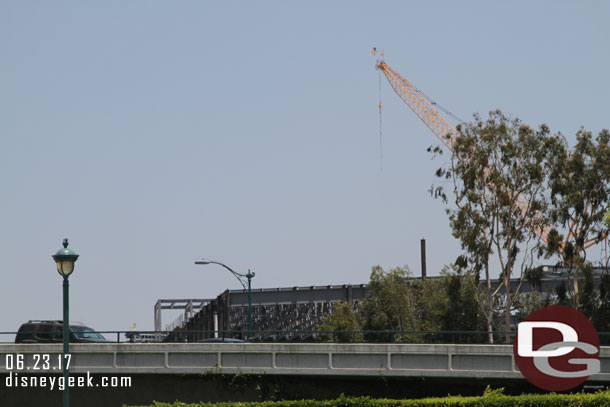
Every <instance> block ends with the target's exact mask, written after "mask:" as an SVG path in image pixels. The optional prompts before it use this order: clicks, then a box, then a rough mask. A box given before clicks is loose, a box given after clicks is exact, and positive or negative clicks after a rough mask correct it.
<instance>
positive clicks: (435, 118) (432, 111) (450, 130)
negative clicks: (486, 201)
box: [377, 59, 564, 249]
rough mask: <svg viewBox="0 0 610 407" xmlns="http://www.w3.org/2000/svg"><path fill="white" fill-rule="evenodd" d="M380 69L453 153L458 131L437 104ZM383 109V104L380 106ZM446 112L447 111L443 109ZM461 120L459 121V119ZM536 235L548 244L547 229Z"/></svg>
mask: <svg viewBox="0 0 610 407" xmlns="http://www.w3.org/2000/svg"><path fill="white" fill-rule="evenodd" d="M377 69H379V70H380V71H381V72H382V73H383V74H384V75H385V77H386V79H387V80H388V82H389V84H390V86H391V87H392V89H394V92H396V94H397V95H398V97H400V99H402V101H403V102H405V103H406V104H407V106H409V108H410V109H411V110H412V111H413V113H415V114H416V115H417V117H419V118H420V120H421V121H423V122H424V124H425V125H426V126H428V128H429V129H430V130H431V131H432V133H434V135H436V137H438V139H439V140H440V141H441V143H443V144H444V145H445V146H446V147H447V148H448V149H449V150H450V151H453V146H454V144H455V139H456V138H457V137H459V134H458V132H457V130H456V129H455V128H454V127H453V126H452V125H451V124H449V122H448V121H447V120H446V119H445V118H444V117H443V116H442V115H441V114H440V113H439V111H438V110H437V109H436V107H435V106H438V105H437V104H436V102H434V101H433V100H431V99H430V98H429V97H427V96H426V95H425V94H424V93H423V92H421V91H420V90H419V89H417V88H416V87H415V86H414V85H413V84H412V83H411V82H409V81H408V80H406V79H405V78H403V77H402V76H401V75H400V74H398V73H397V72H396V71H395V70H393V69H392V68H390V66H389V65H388V64H386V63H385V61H384V60H383V59H381V60H379V61H378V62H377ZM380 107H381V104H380ZM443 110H445V109H443ZM445 111H446V112H447V113H448V114H449V115H451V116H453V117H454V118H456V119H458V118H457V117H456V116H455V115H453V114H452V113H451V112H449V111H447V110H445ZM458 120H459V119H458ZM460 121H461V120H460ZM517 206H518V207H519V209H521V211H522V212H523V213H526V212H527V207H528V201H527V200H526V199H525V198H524V197H523V196H522V195H519V196H518V197H517ZM533 232H534V234H536V236H538V237H540V238H542V239H543V240H544V241H545V242H548V232H547V230H546V229H545V228H534V229H533ZM563 247H564V242H562V244H561V249H563Z"/></svg>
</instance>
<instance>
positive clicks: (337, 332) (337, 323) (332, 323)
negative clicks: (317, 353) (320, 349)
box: [317, 302, 362, 342]
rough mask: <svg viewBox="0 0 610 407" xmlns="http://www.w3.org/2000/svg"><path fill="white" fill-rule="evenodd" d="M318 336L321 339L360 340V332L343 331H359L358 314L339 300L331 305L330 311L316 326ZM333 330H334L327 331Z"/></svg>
mask: <svg viewBox="0 0 610 407" xmlns="http://www.w3.org/2000/svg"><path fill="white" fill-rule="evenodd" d="M317 329H318V330H319V331H322V332H320V334H319V338H320V339H321V340H323V341H338V342H361V341H362V334H360V333H355V332H345V331H359V330H360V329H361V327H360V322H359V321H358V315H357V313H356V311H355V310H354V308H353V307H352V306H351V305H350V304H348V303H346V302H339V303H336V304H334V305H333V310H332V313H331V314H330V315H329V316H328V317H326V318H325V319H324V321H322V323H321V324H320V325H318V326H317ZM327 331H334V332H327Z"/></svg>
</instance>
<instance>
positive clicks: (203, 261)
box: [195, 259, 255, 341]
mask: <svg viewBox="0 0 610 407" xmlns="http://www.w3.org/2000/svg"><path fill="white" fill-rule="evenodd" d="M195 264H218V265H219V266H222V267H224V268H226V269H227V270H229V271H230V272H231V274H233V275H234V276H235V278H237V280H238V281H239V283H240V284H241V286H242V287H244V290H245V289H246V283H245V282H244V278H246V279H247V280H248V340H249V341H252V336H253V335H252V278H253V277H254V276H255V274H254V273H253V272H252V271H250V269H248V274H241V273H238V272H236V271H234V270H232V269H231V268H230V267H229V266H227V265H226V264H222V263H220V262H218V261H213V260H206V259H199V260H197V261H195Z"/></svg>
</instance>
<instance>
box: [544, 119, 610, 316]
mask: <svg viewBox="0 0 610 407" xmlns="http://www.w3.org/2000/svg"><path fill="white" fill-rule="evenodd" d="M609 141H610V132H609V131H608V130H602V131H601V132H600V133H599V134H598V135H597V137H596V138H595V139H594V138H593V135H592V133H591V132H588V131H585V130H584V129H580V130H579V131H578V133H577V134H576V145H575V146H574V148H573V149H570V148H568V146H567V143H566V142H565V140H564V141H563V143H562V144H561V145H560V146H559V147H560V148H558V149H557V150H555V152H554V156H553V158H554V159H553V162H552V167H551V173H550V184H549V187H550V197H551V205H550V207H549V211H548V213H549V218H550V221H551V224H552V225H553V229H552V230H551V232H550V233H549V239H548V243H547V245H546V247H545V250H546V255H547V256H551V255H559V257H560V258H561V260H562V262H563V263H564V265H565V266H566V267H568V269H569V270H572V271H573V273H574V278H573V282H574V283H573V286H572V287H571V292H570V293H569V294H570V296H571V298H572V305H573V306H577V305H578V304H579V302H580V300H579V293H578V291H579V287H578V281H579V275H580V274H581V273H582V272H584V271H585V270H584V269H585V268H586V250H587V248H588V247H590V246H592V245H595V244H597V243H600V242H603V241H605V240H606V239H607V238H608V230H609V228H610V225H609V224H608V223H609V222H608V221H607V217H608V216H609V215H608V213H609V210H610V145H609ZM561 230H563V231H566V234H565V236H564V234H562V233H561V232H560V231H561Z"/></svg>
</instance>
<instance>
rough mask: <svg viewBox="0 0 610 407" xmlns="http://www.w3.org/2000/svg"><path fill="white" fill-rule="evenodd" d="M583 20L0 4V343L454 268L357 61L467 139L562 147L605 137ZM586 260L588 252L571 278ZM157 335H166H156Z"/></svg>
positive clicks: (226, 6)
mask: <svg viewBox="0 0 610 407" xmlns="http://www.w3.org/2000/svg"><path fill="white" fill-rule="evenodd" d="M609 4H610V3H608V2H603V1H581V2H572V1H537V2H531V1H521V2H499V1H470V2H468V1H460V2H455V1H428V2H421V1H420V2H407V1H400V2H387V1H375V2H355V1H343V2H328V1H323V2H322V1H321V2H310V1H308V2H301V3H296V2H284V1H278V2H270V1H263V2H256V4H254V2H204V1H164V2H162V1H148V0H147V1H143V0H142V1H103V2H102V1H98V2H83V1H53V2H49V1H42V0H39V1H27V2H25V1H16V0H15V1H8V0H3V1H0V52H1V54H0V187H1V188H2V189H1V191H2V195H1V202H2V204H1V211H0V230H1V233H0V256H1V257H2V264H3V267H2V268H3V271H2V282H1V283H0V307H1V308H2V310H3V311H2V313H1V314H0V315H1V317H0V331H1V330H9V331H10V330H16V329H17V328H18V327H19V325H20V324H21V323H22V322H23V321H26V320H28V319H38V318H52V319H58V318H61V278H60V276H59V275H58V274H57V272H56V271H55V266H54V264H53V260H52V259H51V255H52V254H53V253H54V252H55V251H56V250H58V249H59V248H60V247H61V241H62V239H63V238H64V237H68V238H69V239H70V242H71V247H72V248H73V249H74V250H75V251H77V252H78V253H79V254H80V256H81V257H80V259H79V260H78V262H77V264H76V271H75V272H74V274H73V275H72V277H71V278H70V282H71V319H74V320H80V321H83V322H85V323H87V324H89V325H91V326H94V327H95V328H97V329H103V330H110V329H129V326H130V325H131V324H132V323H134V322H136V323H137V327H138V328H140V329H151V328H152V326H153V305H154V303H155V301H156V300H157V299H159V298H207V297H214V296H216V295H217V294H219V293H220V292H221V291H223V290H224V289H226V288H239V287H240V286H239V284H238V283H237V281H235V280H234V278H233V277H232V276H231V275H230V274H229V273H227V272H226V271H224V270H223V269H221V268H219V267H216V266H206V267H202V266H196V265H194V264H193V262H194V260H196V259H197V258H199V257H209V258H212V259H216V260H219V261H222V262H225V263H226V264H227V265H229V266H231V267H233V268H235V269H236V270H238V271H241V272H246V271H247V269H248V268H249V267H250V268H252V270H253V271H254V272H256V278H255V279H254V282H253V285H254V287H276V286H295V285H326V284H345V283H354V284H358V283H364V282H367V281H368V277H369V273H370V268H371V266H373V265H376V264H379V265H381V266H383V267H392V266H399V265H404V264H406V265H409V266H410V267H411V269H412V270H413V271H414V272H416V273H419V270H420V260H419V241H420V239H421V238H422V237H425V238H426V239H427V243H428V261H429V263H428V270H429V273H430V274H438V272H439V271H440V269H441V268H442V266H443V265H445V264H447V263H450V262H451V261H453V260H454V259H455V257H456V256H457V255H458V254H459V253H460V251H459V245H458V244H457V242H456V241H455V240H454V239H453V238H452V237H451V234H450V231H449V228H448V222H447V218H446V216H445V214H444V210H443V209H444V207H443V205H442V204H441V202H438V201H435V200H433V199H432V198H431V197H430V196H429V194H428V192H427V191H428V188H429V187H430V185H431V184H432V183H433V182H434V176H433V172H434V169H435V168H436V167H437V165H439V164H440V162H436V161H431V157H430V156H429V154H428V153H426V151H425V150H426V147H428V146H429V145H430V144H433V143H434V142H435V139H434V137H433V135H432V133H430V132H429V130H428V129H427V128H426V127H425V126H424V125H423V123H421V122H420V121H419V120H418V119H417V118H416V116H414V114H413V113H411V111H410V110H409V109H408V108H407V107H406V106H405V105H404V104H403V103H402V102H401V101H400V100H399V99H398V97H397V96H396V95H395V94H394V93H393V92H392V91H391V89H390V87H389V86H388V85H387V83H386V82H385V81H384V82H383V83H382V85H383V86H382V99H383V105H384V111H383V123H384V129H383V132H384V136H383V172H380V162H379V123H378V108H377V104H378V97H379V95H378V72H377V71H376V70H375V66H374V65H375V59H374V58H373V57H372V56H371V54H370V49H371V47H372V46H377V47H378V48H383V49H384V50H385V57H386V61H387V62H388V64H389V65H390V66H392V67H393V68H394V69H396V70H397V71H398V72H400V73H401V74H402V75H403V76H405V77H406V78H407V79H409V80H410V81H412V82H413V83H414V84H415V85H416V86H418V87H419V88H420V89H422V90H423V91H424V92H426V93H427V94H428V95H430V96H432V97H434V98H435V99H436V100H437V101H438V102H439V103H441V104H443V105H444V106H446V107H448V108H450V109H451V110H452V111H453V112H454V113H456V114H457V115H459V116H461V117H462V118H464V119H466V120H468V119H470V118H471V115H472V113H473V112H480V113H482V114H486V112H488V111H489V110H491V109H495V108H500V109H502V110H503V111H505V112H507V113H511V114H514V115H516V116H519V117H520V118H521V119H522V120H523V121H525V122H526V123H529V124H531V125H533V126H537V125H538V124H540V123H543V122H544V123H547V124H548V125H549V126H550V127H551V129H552V130H553V131H554V132H555V131H561V132H562V133H564V134H565V135H566V136H567V137H568V138H569V139H570V140H573V139H574V133H575V132H576V131H577V129H578V128H579V127H580V126H582V125H584V126H585V127H586V128H587V129H590V130H592V131H595V132H597V131H599V130H600V129H602V128H607V127H609V126H610V117H609V115H608V113H609V109H608V95H609V94H610V80H609V78H608V72H609V65H610V26H609V24H608V18H609V17H610V6H609ZM597 257H599V252H597V253H591V254H590V258H592V259H595V258H597ZM164 318H166V321H165V322H170V320H171V319H172V318H171V317H168V316H164Z"/></svg>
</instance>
